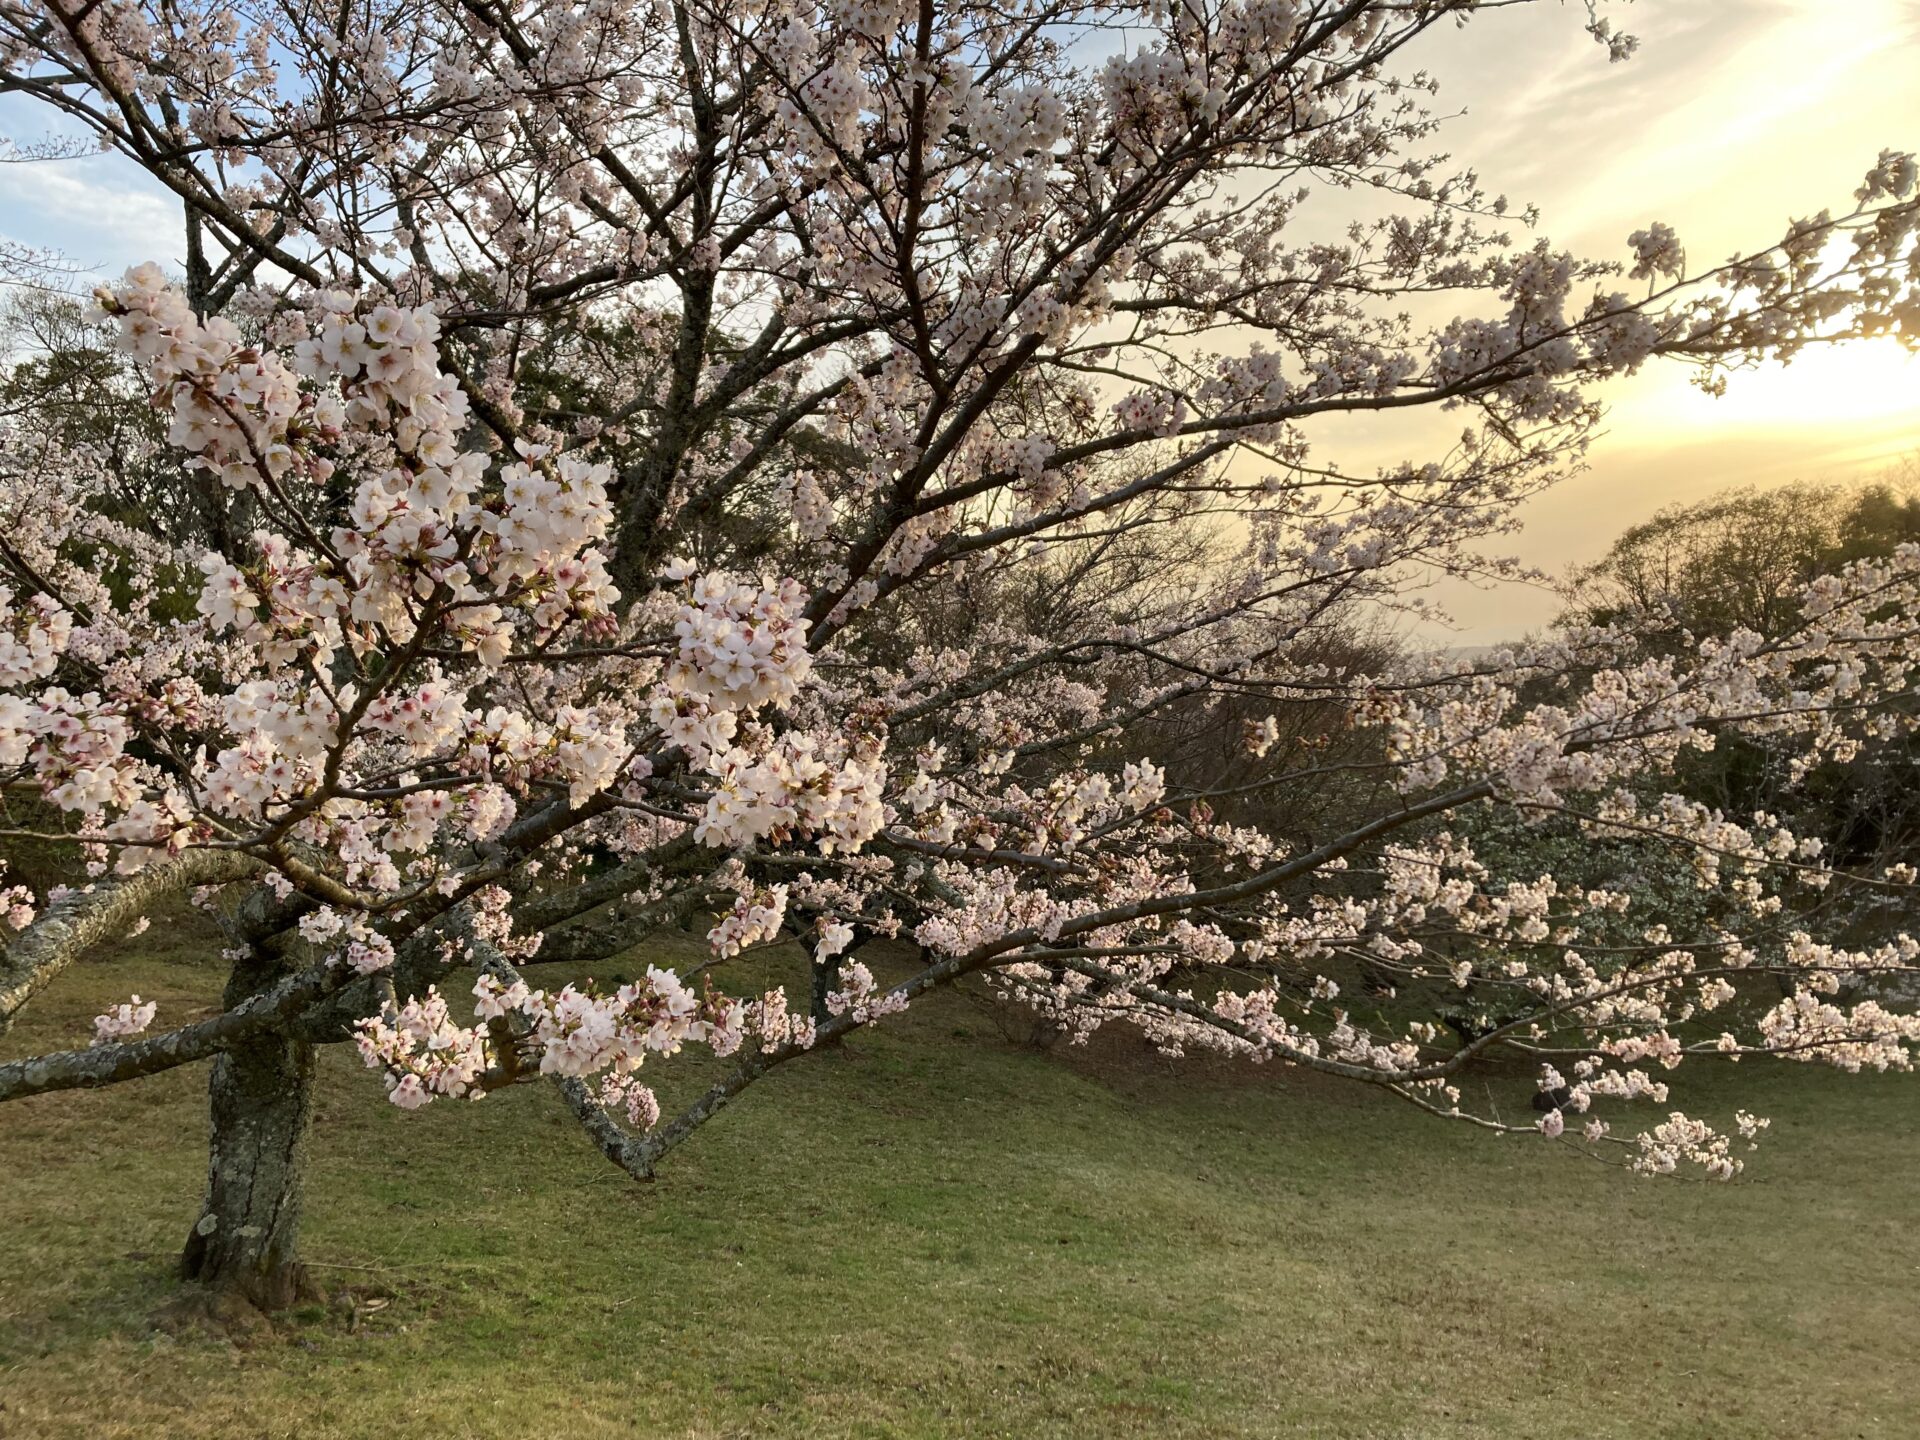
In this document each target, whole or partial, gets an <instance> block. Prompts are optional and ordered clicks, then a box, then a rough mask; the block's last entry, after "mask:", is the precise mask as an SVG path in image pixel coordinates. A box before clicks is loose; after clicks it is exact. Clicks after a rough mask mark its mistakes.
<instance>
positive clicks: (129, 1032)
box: [93, 995, 159, 1045]
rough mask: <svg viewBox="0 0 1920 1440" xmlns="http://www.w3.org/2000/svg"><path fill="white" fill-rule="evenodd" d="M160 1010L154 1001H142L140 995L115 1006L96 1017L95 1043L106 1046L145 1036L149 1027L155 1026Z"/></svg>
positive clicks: (94, 1023) (94, 1020)
mask: <svg viewBox="0 0 1920 1440" xmlns="http://www.w3.org/2000/svg"><path fill="white" fill-rule="evenodd" d="M158 1008H159V1007H158V1006H157V1005H156V1004H155V1003H154V1002H153V1001H151V1000H147V1001H142V1000H141V998H140V997H139V996H138V995H135V996H134V997H133V998H132V999H131V1000H127V1001H124V1002H123V1003H121V1004H119V1005H116V1006H114V1007H113V1008H112V1009H111V1010H108V1011H107V1012H106V1013H104V1014H101V1015H96V1016H94V1017H93V1043H94V1044H96V1045H106V1044H109V1043H111V1042H112V1041H116V1040H125V1039H128V1038H130V1037H131V1036H134V1035H140V1034H144V1033H145V1031H146V1029H147V1027H148V1026H149V1025H151V1024H153V1016H154V1012H155V1011H156V1010H157V1009H158Z"/></svg>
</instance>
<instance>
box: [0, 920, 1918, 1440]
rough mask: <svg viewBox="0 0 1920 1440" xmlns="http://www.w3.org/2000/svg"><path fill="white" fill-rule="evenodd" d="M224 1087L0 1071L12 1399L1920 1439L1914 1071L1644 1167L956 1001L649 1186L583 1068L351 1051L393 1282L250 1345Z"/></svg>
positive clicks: (243, 1426)
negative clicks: (213, 1297)
mask: <svg viewBox="0 0 1920 1440" xmlns="http://www.w3.org/2000/svg"><path fill="white" fill-rule="evenodd" d="M157 928H158V927H157ZM200 948H201V947H200V945H199V943H198V942H197V941H196V940H195V938H194V937H193V936H192V935H191V934H188V933H184V932H177V931H176V932H171V933H170V934H169V935H168V936H166V937H164V938H158V939H157V938H156V937H154V936H149V937H148V940H147V941H145V942H143V948H142V949H141V951H140V953H139V954H138V955H136V956H133V957H131V958H128V959H125V960H122V961H119V962H117V963H115V964H112V965H106V964H88V965H84V966H81V967H77V968H76V970H75V971H73V972H71V973H69V974H68V975H67V976H66V977H64V978H63V979H62V980H61V981H60V983H59V984H58V985H57V986H56V987H55V988H54V989H53V990H52V991H50V992H49V993H48V994H47V995H46V996H44V997H43V998H42V1000H41V1001H40V1002H39V1003H37V1004H36V1005H35V1006H34V1007H32V1009H31V1010H30V1011H29V1012H28V1015H27V1016H25V1017H23V1020H22V1023H21V1026H20V1028H19V1030H18V1032H17V1033H16V1034H15V1035H13V1036H11V1037H8V1039H7V1040H6V1041H5V1042H4V1044H3V1045H0V1054H5V1055H15V1054H20V1053H24V1052H25V1051H27V1050H29V1049H33V1048H43V1047H45V1046H48V1045H51V1044H57V1043H71V1042H72V1041H74V1040H77V1039H79V1038H81V1037H83V1036H84V1035H85V1034H86V1033H87V1032H88V1017H89V1016H91V1015H92V1014H93V1013H94V1012H95V1011H97V1010H98V1009H100V1008H101V1007H102V1006H103V1005H104V1004H106V1003H107V1002H108V1001H109V1000H113V999H119V998H124V996H125V995H126V993H127V992H129V991H132V990H138V991H139V992H140V993H141V994H142V995H144V996H148V997H150V998H157V999H159V1000H160V1001H161V1004H162V1017H163V1019H164V1018H166V1017H174V1018H176V1019H177V1018H179V1017H181V1016H183V1015H187V1014H190V1013H192V1011H193V1010H194V1009H195V1007H197V1006H201V1005H205V1004H207V1003H209V1002H210V1001H211V999H212V997H213V995H214V994H215V991H216V988H217V976H216V974H215V973H214V972H213V971H212V970H210V969H208V968H206V967H205V966H203V965H201V964H199V963H195V962H194V960H193V958H192V957H193V955H194V954H195V953H198V952H199V951H200ZM673 1063H675V1064H677V1063H678V1062H673ZM664 1073H665V1072H664V1071H663V1074H664ZM204 1078H205V1077H204V1072H203V1071H202V1070H201V1069H197V1068H196V1069H194V1070H191V1071H187V1072H181V1073H176V1074H173V1075H169V1076H163V1077H160V1078H158V1079H155V1080H150V1081H147V1082H143V1083H142V1084H140V1085H137V1086H129V1087H121V1088H119V1089H117V1090H114V1091H111V1092H101V1093H94V1094H76V1095H59V1096H46V1097H41V1098H39V1099H36V1100H33V1101H28V1102H23V1103H20V1104H16V1105H12V1106H9V1107H6V1108H5V1109H4V1110H0V1199H3V1200H4V1208H3V1209H0V1217H3V1218H0V1436H6V1437H14V1436H21V1437H36V1440H37V1437H42V1436H46V1437H56V1436H63V1435H76V1436H79V1435H84V1436H88V1437H117V1436H141V1437H149V1436H164V1437H175V1436H181V1437H192V1436H220V1437H230V1436H232V1437H239V1436H244V1437H266V1436H299V1437H301V1440H315V1437H329V1436H342V1437H348V1436H351V1437H358V1436H363V1435H372V1434H377V1433H395V1434H399V1433H405V1434H409V1435H434V1436H475V1437H489V1440H492V1437H505V1436H528V1437H549V1436H559V1437H564V1440H593V1437H601V1436H608V1437H612V1436H635V1435H639V1436H656V1435H657V1436H700V1437H706V1436H756V1437H759V1436H787V1435H794V1436H833V1437H863V1436H967V1437H984V1436H1012V1437H1021V1440H1027V1437H1041V1436H1089V1437H1111V1436H1131V1435H1152V1436H1156V1437H1186V1436H1193V1437H1209V1440H1214V1437H1225V1436H1278V1435H1305V1436H1314V1437H1323V1436H1324V1437H1362V1436H1367V1437H1387V1436H1394V1437H1418V1440H1426V1437H1465V1436H1501V1437H1506V1436H1514V1437H1525V1440H1534V1437H1557V1436H1566V1437H1580V1440H1598V1437H1608V1436H1634V1437H1648V1436H1659V1437H1667V1436H1700V1437H1713V1440H1727V1437H1740V1436H1768V1437H1771V1436H1784V1435H1792V1436H1801V1435H1805V1436H1820V1437H1841V1436H1893V1437H1907V1436H1913V1435H1916V1434H1920V1386H1916V1378H1917V1377H1916V1368H1915V1361H1914V1358H1913V1357H1914V1354H1915V1343H1916V1333H1915V1319H1916V1315H1920V1225H1916V1224H1915V1221H1916V1217H1917V1213H1920V1212H1917V1210H1916V1205H1915V1196H1916V1193H1920V1190H1917V1188H1916V1185H1917V1182H1920V1126H1917V1125H1916V1124H1915V1123H1914V1105H1915V1100H1916V1098H1920V1092H1917V1091H1916V1089H1915V1088H1914V1082H1912V1081H1909V1080H1906V1079H1903V1078H1901V1077H1886V1078H1881V1077H1868V1078H1861V1079H1853V1078H1849V1077H1842V1076H1836V1075H1831V1074H1828V1073H1824V1072H1813V1071H1808V1070H1804V1069H1799V1068H1788V1067H1774V1068H1771V1069H1757V1068H1752V1067H1749V1068H1747V1069H1746V1070H1744V1071H1735V1072H1723V1073H1722V1074H1721V1075H1718V1076H1703V1077H1700V1078H1697V1079H1695V1080H1694V1081H1693V1082H1692V1084H1691V1086H1690V1089H1689V1092H1688V1094H1687V1095H1686V1097H1685V1098H1686V1100H1687V1102H1688V1103H1690V1104H1693V1105H1694V1106H1695V1108H1696V1109H1697V1110H1698V1111H1699V1112H1700V1113H1715V1114H1719V1115H1722V1116H1724V1114H1725V1113H1726V1112H1727V1111H1729V1110H1730V1109H1731V1108H1732V1107H1733V1106H1734V1105H1735V1104H1737V1103H1745V1104H1747V1105H1749V1106H1750V1107H1751V1108H1754V1109H1756V1110H1759V1111H1761V1112H1762V1113H1769V1114H1771V1115H1773V1117H1774V1129H1773V1132H1772V1135H1771V1137H1770V1140H1769V1143H1768V1144H1767V1145H1766V1146H1765V1147H1764V1148H1763V1149H1762V1150H1761V1152H1760V1153H1759V1154H1758V1155H1756V1156H1753V1157H1752V1161H1753V1163H1752V1165H1751V1168H1750V1169H1749V1172H1748V1175H1747V1176H1746V1177H1745V1178H1743V1179H1742V1180H1741V1181H1739V1182H1737V1183H1735V1184H1733V1185H1731V1186H1708V1185H1700V1184H1684V1183H1674V1182H1664V1183H1663V1182H1651V1181H1645V1180H1639V1179H1635V1178H1633V1177H1630V1176H1627V1175H1624V1174H1620V1173H1618V1172H1615V1171H1611V1170H1606V1169H1602V1168H1600V1167H1598V1166H1595V1165H1592V1164H1588V1163H1583V1162H1580V1161H1578V1160H1575V1159H1573V1158H1572V1157H1570V1156H1568V1155H1567V1154H1566V1153H1564V1152H1555V1151H1554V1150H1553V1148H1552V1147H1550V1146H1548V1145H1547V1144H1545V1143H1544V1142H1514V1141H1501V1140H1495V1139H1490V1138H1488V1137H1484V1136H1476V1135H1474V1134H1471V1133H1469V1132H1467V1131H1466V1130H1464V1129H1458V1128H1454V1127H1449V1126H1446V1125H1443V1124H1441V1123H1439V1122H1437V1121H1433V1120H1430V1119H1427V1118H1425V1117H1422V1116H1419V1115H1417V1114H1415V1113H1414V1112H1412V1111H1411V1110H1408V1109H1405V1108H1404V1107H1398V1106H1396V1105H1394V1104H1393V1103H1392V1102H1390V1101H1388V1100H1385V1099H1382V1098H1380V1097H1377V1096H1375V1095H1373V1094H1371V1093H1370V1092H1361V1091H1357V1090H1353V1089H1348V1088H1331V1089H1330V1088H1327V1087H1325V1086H1323V1085H1320V1084H1317V1083H1312V1082H1311V1081H1310V1080H1309V1079H1308V1078H1306V1077H1302V1076H1299V1075H1297V1074H1289V1073H1284V1072H1279V1071H1265V1072H1249V1071H1246V1070H1243V1069H1239V1068H1222V1067H1204V1066H1192V1065H1189V1066H1184V1067H1180V1066H1173V1065H1170V1064H1166V1063H1163V1062H1160V1061H1158V1060H1155V1059H1153V1058H1152V1057H1150V1056H1147V1055H1144V1054H1141V1053H1138V1052H1137V1051H1136V1050H1135V1049H1134V1048H1133V1047H1132V1046H1117V1045H1116V1046H1115V1047H1113V1048H1112V1049H1111V1050H1110V1051H1109V1052H1108V1053H1105V1054H1103V1055H1102V1056H1100V1057H1098V1058H1093V1057H1086V1056H1066V1057H1062V1056H1060V1055H1051V1056H1046V1055H1040V1054H1037V1053H1033V1052H1030V1051H1026V1050H1021V1049H1018V1048H1015V1047H1012V1046H1009V1045H1008V1044H1006V1043H1005V1042H1004V1041H1003V1040H1001V1039H1000V1038H999V1036H998V1034H997V1032H996V1031H995V1030H994V1028H993V1026H992V1024H991V1023H990V1022H989V1021H988V1019H987V1018H986V1016H985V1014H984V1012H983V1011H982V1010H980V1009H978V1008H976V1007H975V1006H973V1005H972V1004H971V1003H969V1002H968V1001H966V1000H965V999H962V998H959V997H945V998H943V999H939V1000H934V1001H929V1002H927V1003H925V1004H923V1005H922V1006H920V1007H918V1008H917V1009H916V1010H915V1011H914V1012H913V1013H911V1014H910V1015H909V1016H907V1017H904V1018H903V1019H902V1020H901V1021H900V1022H898V1024H897V1028H895V1029H892V1030H889V1029H885V1028H883V1029H880V1030H876V1031H873V1032H870V1033H867V1034H863V1035H860V1036H858V1037H856V1038H855V1039H854V1041H853V1042H852V1043H851V1044H850V1045H849V1046H848V1047H847V1048H846V1049H845V1050H843V1051H841V1052H839V1053H833V1054H826V1055H822V1056H819V1057H814V1058H810V1059H808V1060H806V1061H804V1062H802V1063H800V1064H797V1065H794V1066H791V1067H788V1069H786V1070H785V1071H782V1072H780V1073H778V1074H776V1075H774V1076H772V1077H770V1078H769V1079H767V1080H766V1081H764V1082H763V1083H762V1084H761V1085H759V1086H757V1087H756V1088H755V1090H754V1091H753V1092H751V1093H750V1094H749V1095H748V1096H747V1097H746V1098H745V1099H744V1100H743V1101H742V1102H741V1103H740V1104H739V1105H738V1106H737V1107H736V1108H735V1109H733V1110H732V1111H730V1112H728V1113H726V1114H724V1115H723V1116H722V1117H720V1119H718V1120H717V1121H715V1122H714V1123H713V1124H711V1125H710V1126H709V1127H708V1128H707V1129H706V1130H705V1131H704V1132H703V1133H702V1134H701V1135H700V1136H698V1137H697V1138H696V1139H695V1141H694V1142H693V1143H692V1144H690V1145H689V1146H688V1147H687V1148H686V1149H684V1150H682V1151H681V1152H679V1153H678V1154H677V1155H676V1156H675V1157H674V1159H673V1160H672V1161H671V1162H670V1163H669V1165H668V1166H667V1168H666V1169H665V1170H664V1172H663V1175H662V1178H661V1179H660V1181H659V1182H658V1183H657V1184H655V1185H653V1186H650V1187H642V1186H638V1185H635V1184H633V1183H631V1182H629V1181H626V1180H625V1179H624V1178H623V1177H620V1176H618V1175H616V1174H615V1173H614V1172H612V1171H611V1170H610V1169H609V1168H608V1167H607V1166H606V1165H605V1163H604V1162H603V1161H602V1160H601V1159H600V1158H599V1157H598V1155H597V1154H595V1153H594V1152H593V1151H592V1150H591V1149H590V1148H589V1147H588V1146H587V1145H586V1144H585V1143H584V1142H583V1140H582V1139H581V1137H580V1135H579V1134H578V1132H577V1130H576V1129H575V1127H574V1125H573V1123H572V1121H571V1120H570V1119H569V1118H568V1117H566V1116H565V1114H564V1112H563V1111H562V1110H561V1108H560V1106H559V1104H558V1102H557V1099H556V1098H555V1097H554V1096H553V1095H552V1094H551V1093H550V1092H548V1091H547V1090H546V1089H545V1088H544V1087H526V1088H522V1089H519V1090H516V1091H513V1092H511V1093H507V1094H503V1095H496V1096H493V1097H491V1098H489V1099H487V1100H486V1101H484V1102H482V1103H480V1104H478V1105H454V1104H443V1105H437V1106H433V1107H431V1108H430V1109H428V1110H427V1111H425V1112H422V1113H420V1114H418V1115H411V1116H409V1115H405V1114H402V1113H400V1112H399V1111H397V1110H395V1109H393V1108H392V1107H391V1106H388V1105H387V1104H386V1103H385V1102H384V1101H383V1100H382V1099H381V1097H380V1093H379V1086H378V1084H377V1083H376V1082H375V1081H374V1080H373V1078H372V1077H371V1076H369V1075H367V1074H366V1073H365V1072H363V1071H361V1070H360V1069H359V1068H358V1066H357V1063H356V1062H355V1061H354V1060H353V1057H352V1056H351V1055H350V1054H348V1053H346V1051H345V1050H344V1049H343V1048H342V1047H334V1048H333V1049H332V1050H331V1051H330V1052H329V1053H328V1055H327V1057H326V1064H325V1067H324V1076H323V1093H322V1100H321V1102H320V1105H319V1116H318V1121H317V1126H316V1133H315V1137H314V1144H313V1166H314V1168H313V1175H312V1181H311V1187H310V1195H309V1202H308V1226H307V1231H306V1237H307V1238H306V1250H307V1254H308V1256H309V1258H310V1259H311V1260H313V1261H314V1262H317V1264H318V1265H319V1267H320V1269H319V1274H320V1275H321V1277H322V1278H323V1281H324V1282H325V1283H327V1284H328V1285H330V1286H332V1287H334V1288H335V1289H337V1290H340V1291H342V1292H345V1294H346V1296H347V1298H348V1299H354V1298H356V1297H357V1301H358V1302H362V1303H358V1306H357V1309H358V1314H357V1318H355V1319H354V1320H352V1321H349V1320H348V1319H347V1318H346V1312H345V1309H344V1306H345V1304H346V1301H344V1300H343V1301H342V1303H341V1304H340V1305H336V1306H332V1307H321V1306H315V1307H312V1308H310V1309H308V1310H305V1311H301V1312H299V1313H297V1314H296V1315H294V1316H293V1317H292V1318H291V1319H289V1320H288V1321H287V1322H286V1323H284V1324H283V1325H282V1326H281V1327H280V1328H279V1330H278V1332H277V1333H274V1334H270V1335H265V1336H260V1337H257V1338H256V1339H255V1340H254V1341H253V1342H252V1343H250V1344H246V1345H235V1344H231V1343H228V1342H226V1341H223V1340H218V1339H214V1338H209V1337H207V1336H205V1335H204V1334H197V1333H188V1334H185V1335H173V1334H169V1333H168V1332H167V1331H165V1330H164V1329H161V1328H157V1327H156V1326H155V1324H154V1321H153V1317H154V1315H155V1314H156V1312H158V1311H159V1310H160V1309H161V1307H162V1306H163V1304H164V1302H165V1301H166V1299H167V1298H168V1296H169V1294H170V1293H172V1291H173V1288H174V1286H173V1281H172V1279H171V1272H170V1266H171V1262H172V1258H173V1255H174V1252H175V1251H176V1250H177V1248H178V1245H179V1242H180V1240H181V1238H182V1236H183V1235H184V1233H185V1230H186V1227H187V1225H188V1224H189V1223H190V1221H191V1219H192V1217H193V1214H194V1212H195V1203H196V1201H197V1199H198V1195H199V1187H200V1180H201V1175H200V1169H201V1165H202V1161H203V1153H202V1147H203V1143H204V1124H205V1121H204V1115H203V1110H202V1104H201V1090H202V1086H203V1084H204ZM1736 1082H1737V1083H1736ZM1510 1088H1511V1087H1510ZM1516 1093H1518V1092H1516ZM1522 1103H1524V1102H1522ZM368 1301H371V1302H372V1304H373V1305H375V1306H379V1302H380V1301H385V1304H384V1305H383V1306H379V1308H370V1306H369V1305H368V1304H367V1303H364V1302H368Z"/></svg>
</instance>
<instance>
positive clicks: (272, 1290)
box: [181, 963, 315, 1310]
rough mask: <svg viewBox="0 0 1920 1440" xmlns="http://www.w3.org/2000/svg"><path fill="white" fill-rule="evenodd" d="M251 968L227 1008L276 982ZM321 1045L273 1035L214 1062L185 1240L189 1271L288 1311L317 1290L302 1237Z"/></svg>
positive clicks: (238, 980)
mask: <svg viewBox="0 0 1920 1440" xmlns="http://www.w3.org/2000/svg"><path fill="white" fill-rule="evenodd" d="M252 968H253V967H251V966H248V965H246V964H244V963H243V964H242V965H241V966H240V967H238V968H236V970H235V972H234V977H233V980H232V982H231V983H230V984H229V985H228V996H227V1000H228V1004H229V1006H231V1005H232V1004H233V1003H235V1002H236V1000H237V999H243V998H244V997H245V995H246V994H248V993H251V992H252V991H254V990H257V989H259V988H261V987H263V986H264V985H267V984H270V983H271V977H269V976H265V975H252V974H249V973H246V972H248V971H250V970H251V969H252ZM236 991H237V992H239V993H238V994H237V995H236V993H235V992H236ZM314 1049H315V1047H314V1045H313V1042H312V1041H310V1040H307V1039H304V1038H302V1037H300V1036H298V1035H295V1034H290V1033H287V1032H285V1031H278V1030H275V1031H268V1032H265V1033H263V1034H261V1035H259V1036H256V1037H251V1038H249V1039H247V1040H246V1041H243V1042H241V1043H239V1044H236V1045H235V1046H234V1047H233V1048H231V1049H229V1050H227V1051H226V1052H224V1053H223V1054H221V1055H220V1056H218V1057H217V1058H216V1059H215V1060H214V1062H213V1077H212V1080H211V1082H210V1085H209V1101H210V1111H211V1114H210V1117H209V1127H208V1141H207V1193H206V1199H205V1200H204V1202H203V1203H202V1205H201V1210H200V1218H199V1220H198V1221H196V1222H195V1224H194V1227H193V1229H192V1231H191V1232H190V1233H189V1234H188V1236H187V1244H186V1249H185V1252H184V1253H183V1254H182V1256H181V1273H182V1274H183V1275H185V1277H186V1278H187V1279H189V1280H193V1281H197V1282H199V1283H200V1284H202V1285H206V1286H208V1287H210V1288H212V1289H215V1290H221V1291H228V1292H232V1293H236V1294H238V1295H240V1296H242V1297H244V1298H245V1299H246V1300H248V1301H250V1302H252V1303H253V1304H254V1305H256V1306H258V1307H259V1308H260V1309H262V1310H281V1309H285V1308H286V1307H287V1306H288V1305H291V1304H292V1303H293V1302H294V1301H295V1300H297V1299H299V1298H300V1297H301V1295H302V1294H304V1293H307V1292H308V1291H309V1290H310V1288H311V1287H310V1282H309V1281H308V1279H307V1276H306V1272H305V1271H304V1270H303V1269H302V1267H301V1265H300V1261H299V1235H300V1203H301V1192H302V1187H303V1183H304V1179H305V1169H306V1148H307V1134H308V1131H309V1130H310V1129H311V1127H312V1123H313V1074H314Z"/></svg>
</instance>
